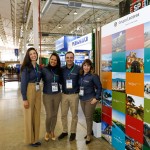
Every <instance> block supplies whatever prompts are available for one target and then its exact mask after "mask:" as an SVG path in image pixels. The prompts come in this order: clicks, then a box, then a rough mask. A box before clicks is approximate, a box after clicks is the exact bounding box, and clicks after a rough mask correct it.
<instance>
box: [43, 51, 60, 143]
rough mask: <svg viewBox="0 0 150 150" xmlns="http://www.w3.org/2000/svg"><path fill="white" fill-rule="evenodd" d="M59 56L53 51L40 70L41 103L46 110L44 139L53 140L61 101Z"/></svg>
mask: <svg viewBox="0 0 150 150" xmlns="http://www.w3.org/2000/svg"><path fill="white" fill-rule="evenodd" d="M60 74H61V68H60V58H59V56H58V55H57V54H56V53H53V54H52V55H51V56H50V58H49V64H48V66H47V67H44V68H43V70H42V79H43V84H44V86H43V103H44V107H45V111H46V122H45V124H46V134H45V140H46V141H49V139H50V138H51V139H52V140H55V134H54V130H55V126H56V121H57V113H58V108H59V104H60V101H61V93H60V86H59V82H60Z"/></svg>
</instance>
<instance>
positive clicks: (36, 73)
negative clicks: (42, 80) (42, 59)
mask: <svg viewBox="0 0 150 150" xmlns="http://www.w3.org/2000/svg"><path fill="white" fill-rule="evenodd" d="M34 72H35V76H36V81H37V82H38V66H37V64H36V67H35V68H34Z"/></svg>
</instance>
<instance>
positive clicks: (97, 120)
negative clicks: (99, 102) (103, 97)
mask: <svg viewBox="0 0 150 150" xmlns="http://www.w3.org/2000/svg"><path fill="white" fill-rule="evenodd" d="M93 132H94V136H95V137H97V138H98V137H101V108H100V107H97V108H95V111H94V113H93Z"/></svg>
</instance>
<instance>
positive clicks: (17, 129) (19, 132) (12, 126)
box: [0, 82, 113, 150]
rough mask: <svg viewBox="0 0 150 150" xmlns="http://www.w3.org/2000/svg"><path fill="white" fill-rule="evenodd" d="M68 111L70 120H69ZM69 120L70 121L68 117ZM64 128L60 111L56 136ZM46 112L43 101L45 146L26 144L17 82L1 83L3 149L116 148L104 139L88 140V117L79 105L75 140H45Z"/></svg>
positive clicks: (0, 116) (90, 149)
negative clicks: (86, 121)
mask: <svg viewBox="0 0 150 150" xmlns="http://www.w3.org/2000/svg"><path fill="white" fill-rule="evenodd" d="M70 119H71V118H70V115H69V120H70ZM69 122H70V121H69ZM61 132H62V127H61V120H60V111H59V114H58V121H57V126H56V132H55V133H56V136H58V135H59V134H60V133H61ZM44 134H45V112H44V108H43V105H42V112H41V131H40V140H41V142H42V146H41V147H38V148H34V147H30V146H28V145H25V144H24V128H23V112H22V99H21V95H20V89H19V84H18V82H11V83H7V84H6V85H5V87H4V86H3V87H0V150H33V149H37V150H62V149H63V150H94V149H95V150H100V149H101V150H113V148H112V147H111V145H110V144H108V143H107V142H106V141H105V140H103V139H101V138H99V139H96V138H93V141H92V142H91V143H90V144H89V145H86V144H85V140H84V136H85V135H86V130H85V121H84V118H83V114H82V111H81V108H79V123H78V127H77V137H76V139H77V140H76V141H72V142H69V140H68V139H67V138H65V139H63V140H60V141H58V140H56V141H49V142H45V141H44V139H43V136H44Z"/></svg>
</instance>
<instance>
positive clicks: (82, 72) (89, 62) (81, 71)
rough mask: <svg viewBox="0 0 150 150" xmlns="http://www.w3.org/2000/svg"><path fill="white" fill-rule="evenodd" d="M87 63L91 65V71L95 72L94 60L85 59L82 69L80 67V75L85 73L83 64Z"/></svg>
mask: <svg viewBox="0 0 150 150" xmlns="http://www.w3.org/2000/svg"><path fill="white" fill-rule="evenodd" d="M85 64H88V65H89V66H90V71H89V72H90V73H92V74H93V73H94V68H93V64H92V61H91V60H90V59H85V60H84V62H83V63H82V66H81V69H80V75H83V74H84V70H83V66H84V65H85Z"/></svg>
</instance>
